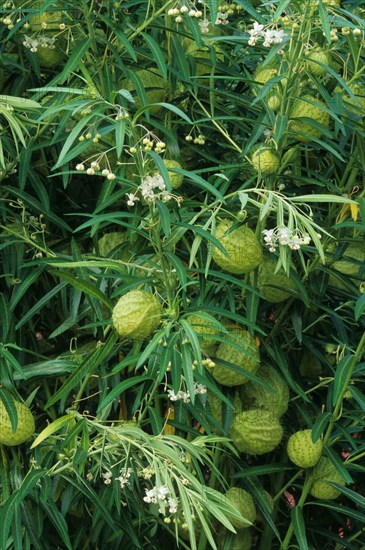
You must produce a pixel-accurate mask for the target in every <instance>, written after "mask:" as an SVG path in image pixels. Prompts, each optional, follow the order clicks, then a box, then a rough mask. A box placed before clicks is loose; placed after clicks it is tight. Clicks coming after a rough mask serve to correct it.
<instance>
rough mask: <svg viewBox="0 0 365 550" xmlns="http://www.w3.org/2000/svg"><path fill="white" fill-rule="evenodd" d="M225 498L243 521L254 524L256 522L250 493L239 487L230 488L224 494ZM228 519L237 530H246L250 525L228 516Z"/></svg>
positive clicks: (254, 507)
mask: <svg viewBox="0 0 365 550" xmlns="http://www.w3.org/2000/svg"><path fill="white" fill-rule="evenodd" d="M225 497H226V499H228V500H229V501H230V503H231V504H233V505H234V507H235V509H236V510H237V512H239V513H240V514H241V516H242V517H243V518H244V519H246V520H248V521H249V522H250V523H254V521H255V520H256V506H255V503H254V500H253V498H252V496H251V495H250V493H248V492H247V491H245V490H244V489H240V488H239V487H231V488H230V489H228V491H227V492H226V494H225ZM228 519H229V520H230V522H231V523H232V525H233V526H234V527H237V529H246V528H248V527H250V524H249V523H246V521H243V520H239V519H236V518H234V517H231V516H228Z"/></svg>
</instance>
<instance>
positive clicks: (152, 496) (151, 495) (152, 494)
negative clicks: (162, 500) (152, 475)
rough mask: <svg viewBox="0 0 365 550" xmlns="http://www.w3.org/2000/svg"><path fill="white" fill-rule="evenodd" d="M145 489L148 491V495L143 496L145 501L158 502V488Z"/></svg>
mask: <svg viewBox="0 0 365 550" xmlns="http://www.w3.org/2000/svg"><path fill="white" fill-rule="evenodd" d="M145 491H146V496H145V497H143V500H144V501H145V502H147V503H148V504H150V503H155V502H157V500H156V488H155V487H154V488H153V489H150V490H148V489H146V490H145Z"/></svg>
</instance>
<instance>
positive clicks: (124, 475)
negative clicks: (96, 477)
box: [101, 468, 133, 489]
mask: <svg viewBox="0 0 365 550" xmlns="http://www.w3.org/2000/svg"><path fill="white" fill-rule="evenodd" d="M132 473H133V470H132V468H122V470H121V471H120V475H119V477H116V478H115V481H119V483H120V487H121V489H124V487H126V486H127V485H129V478H130V477H131V475H132ZM101 476H102V477H103V478H104V483H105V485H110V484H111V482H112V478H113V474H112V472H110V471H109V470H108V471H107V472H104V473H103V474H101Z"/></svg>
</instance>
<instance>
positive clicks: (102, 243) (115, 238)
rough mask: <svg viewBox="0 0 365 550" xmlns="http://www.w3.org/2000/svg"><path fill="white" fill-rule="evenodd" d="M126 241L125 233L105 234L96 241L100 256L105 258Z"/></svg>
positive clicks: (126, 235)
mask: <svg viewBox="0 0 365 550" xmlns="http://www.w3.org/2000/svg"><path fill="white" fill-rule="evenodd" d="M127 241H128V233H127V231H112V232H110V233H105V235H103V236H102V237H101V238H100V239H99V240H98V245H99V252H100V256H103V257H104V258H106V257H107V256H109V255H110V254H111V253H112V252H113V250H114V249H115V248H117V246H119V245H121V244H124V243H126V242H127Z"/></svg>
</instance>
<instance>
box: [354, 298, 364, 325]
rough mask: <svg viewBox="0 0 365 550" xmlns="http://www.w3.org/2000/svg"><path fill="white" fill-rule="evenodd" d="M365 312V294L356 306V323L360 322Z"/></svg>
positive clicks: (357, 301)
mask: <svg viewBox="0 0 365 550" xmlns="http://www.w3.org/2000/svg"><path fill="white" fill-rule="evenodd" d="M364 311H365V294H361V296H360V297H359V298H358V299H357V300H356V304H355V321H358V320H359V319H360V317H361V316H362V314H363V313H364Z"/></svg>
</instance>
